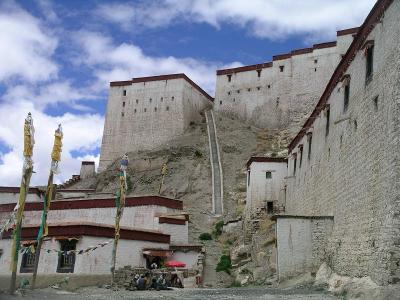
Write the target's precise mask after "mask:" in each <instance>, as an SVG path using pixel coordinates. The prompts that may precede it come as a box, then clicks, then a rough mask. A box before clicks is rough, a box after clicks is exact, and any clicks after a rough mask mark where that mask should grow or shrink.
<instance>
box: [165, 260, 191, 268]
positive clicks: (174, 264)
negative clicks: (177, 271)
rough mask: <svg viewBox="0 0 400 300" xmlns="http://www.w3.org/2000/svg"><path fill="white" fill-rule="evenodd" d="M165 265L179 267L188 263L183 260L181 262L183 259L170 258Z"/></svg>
mask: <svg viewBox="0 0 400 300" xmlns="http://www.w3.org/2000/svg"><path fill="white" fill-rule="evenodd" d="M165 265H166V266H167V267H177V268H183V267H186V264H185V263H183V262H181V261H177V260H170V261H167V262H166V263H165Z"/></svg>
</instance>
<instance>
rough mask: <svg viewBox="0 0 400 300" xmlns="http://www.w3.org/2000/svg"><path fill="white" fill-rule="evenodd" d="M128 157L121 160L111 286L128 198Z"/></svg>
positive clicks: (113, 280)
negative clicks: (122, 219) (121, 223)
mask: <svg viewBox="0 0 400 300" xmlns="http://www.w3.org/2000/svg"><path fill="white" fill-rule="evenodd" d="M128 162H129V159H128V156H127V155H126V154H125V155H124V156H123V158H122V159H121V167H120V171H119V174H118V175H119V191H118V192H117V197H116V201H115V202H116V203H115V204H116V207H117V213H116V216H115V236H114V246H113V251H112V258H111V284H112V285H113V284H114V282H115V264H116V260H117V248H118V242H119V231H120V221H121V218H122V215H123V213H124V207H125V197H126V189H127V186H126V169H127V168H128Z"/></svg>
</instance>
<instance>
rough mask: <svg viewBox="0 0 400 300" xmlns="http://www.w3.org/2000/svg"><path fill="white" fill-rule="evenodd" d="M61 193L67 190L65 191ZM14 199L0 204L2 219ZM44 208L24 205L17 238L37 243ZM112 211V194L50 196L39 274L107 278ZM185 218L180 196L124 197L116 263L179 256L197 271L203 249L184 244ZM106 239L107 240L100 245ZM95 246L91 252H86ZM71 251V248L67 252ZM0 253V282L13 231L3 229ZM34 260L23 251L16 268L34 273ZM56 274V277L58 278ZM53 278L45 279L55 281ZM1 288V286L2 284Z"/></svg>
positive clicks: (6, 272) (139, 264)
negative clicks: (47, 228)
mask: <svg viewBox="0 0 400 300" xmlns="http://www.w3.org/2000/svg"><path fill="white" fill-rule="evenodd" d="M72 191H73V193H83V192H84V190H81V191H79V190H72ZM90 192H92V191H91V190H90ZM62 193H63V194H65V193H66V192H65V190H64V191H62ZM0 197H1V194H0ZM15 204H16V201H13V202H11V203H3V204H0V224H3V221H4V220H6V219H7V218H8V216H9V215H10V213H11V212H12V210H13V208H14V207H15ZM42 210H43V202H41V201H34V202H32V201H30V202H27V203H26V204H25V210H24V219H23V229H22V242H21V243H22V245H23V246H25V247H29V246H30V245H34V244H35V242H36V237H37V234H38V230H39V224H40V220H41V213H42ZM115 214H116V207H115V199H114V198H111V197H108V198H105V197H100V198H94V197H93V196H90V198H88V197H85V198H81V199H79V198H78V199H77V198H70V199H65V200H53V201H52V203H51V206H50V211H49V212H48V218H47V221H48V224H49V235H48V236H47V237H46V240H45V242H44V244H43V247H42V253H41V260H40V263H39V268H38V274H39V277H38V278H42V280H43V278H44V277H46V276H47V277H49V275H52V274H54V275H57V274H59V273H71V276H73V277H74V278H76V276H81V277H82V276H83V277H84V278H86V277H90V276H97V277H96V278H97V279H98V280H100V281H101V279H99V277H98V276H102V275H104V276H106V277H103V279H102V280H103V281H104V278H106V279H107V278H108V277H107V276H109V275H110V263H111V253H112V242H110V241H111V240H113V238H114V226H115ZM188 221H189V215H188V214H187V213H185V212H184V211H183V203H182V201H179V200H174V199H170V198H166V197H160V196H141V197H127V198H126V202H125V209H124V214H123V217H122V218H121V221H120V224H121V232H120V234H121V237H120V238H121V240H120V243H119V245H118V252H117V268H119V267H123V266H132V267H139V268H145V267H149V266H150V264H151V262H153V261H157V263H161V262H163V261H164V262H165V261H168V260H176V259H183V260H184V262H185V263H187V268H188V269H192V271H193V270H195V269H196V268H197V267H198V266H197V263H198V258H199V255H200V252H202V251H203V249H202V247H201V246H199V245H191V244H189V243H188ZM107 242H108V243H107ZM104 243H107V245H102V244H104ZM93 247H95V249H94V250H93V251H92V250H89V251H85V250H87V249H88V248H93ZM71 250H73V251H74V252H73V253H68V252H67V251H71ZM0 252H1V255H0V281H2V279H1V278H3V277H1V276H5V279H7V280H8V276H9V273H10V271H9V265H10V260H11V231H7V232H5V234H4V238H3V239H1V240H0ZM33 263H34V254H33V253H30V252H27V253H21V254H20V258H19V266H18V270H19V273H28V274H29V273H32V270H33ZM57 276H58V275H57ZM57 276H56V277H54V278H55V279H57V280H60V277H59V276H58V277H57ZM3 279H4V278H3ZM55 279H54V280H55ZM49 280H50V281H49ZM54 280H52V279H47V281H49V282H53V283H54ZM90 282H91V283H92V284H95V283H96V282H94V283H93V280H92V281H90V280H89V281H87V280H86V279H85V280H83V281H82V284H83V285H84V284H88V283H90ZM77 285H79V282H78V283H77ZM1 288H5V287H3V286H2V285H1V284H0V289H1Z"/></svg>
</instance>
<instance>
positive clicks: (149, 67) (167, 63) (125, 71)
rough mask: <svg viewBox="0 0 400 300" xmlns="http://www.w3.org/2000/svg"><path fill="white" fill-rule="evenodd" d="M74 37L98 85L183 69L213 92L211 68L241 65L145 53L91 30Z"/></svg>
mask: <svg viewBox="0 0 400 300" xmlns="http://www.w3.org/2000/svg"><path fill="white" fill-rule="evenodd" d="M77 41H78V43H79V44H80V45H81V47H82V49H83V52H84V55H80V58H79V59H80V63H82V64H87V65H89V66H90V67H91V68H93V74H94V75H95V76H96V77H97V78H98V80H99V81H98V86H99V87H101V88H104V87H107V86H108V83H109V82H110V81H117V80H127V79H130V78H132V77H140V76H151V75H160V74H170V73H185V74H186V75H187V76H189V77H190V78H191V79H192V80H194V81H195V82H196V83H197V84H199V85H200V86H201V87H202V88H204V89H205V90H206V91H208V92H210V93H213V91H214V88H215V70H216V69H218V68H223V67H236V66H240V65H241V64H240V63H239V62H234V63H231V64H229V65H222V64H219V63H213V62H206V61H201V60H197V59H193V58H176V57H173V56H165V57H154V56H148V55H146V54H145V53H144V52H143V51H142V49H141V48H139V47H138V46H136V45H133V44H126V43H123V44H120V45H116V44H114V42H113V40H112V39H111V38H109V37H106V36H103V35H101V34H99V33H94V32H81V33H80V34H78V37H77Z"/></svg>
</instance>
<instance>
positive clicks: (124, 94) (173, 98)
mask: <svg viewBox="0 0 400 300" xmlns="http://www.w3.org/2000/svg"><path fill="white" fill-rule="evenodd" d="M122 96H126V90H123V91H122ZM167 99H168V98H167V97H161V98H160V102H163V101H164V100H167ZM174 100H175V97H174V96H172V97H171V101H174ZM152 101H153V98H149V103H151V102H152ZM138 103H139V99H136V104H138Z"/></svg>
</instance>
